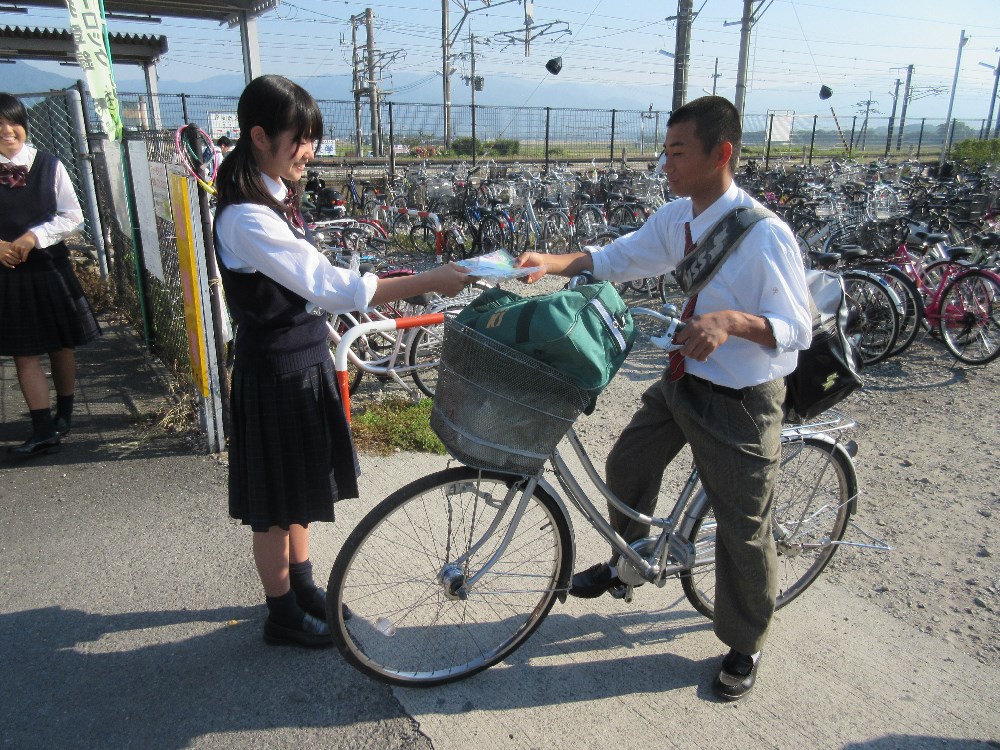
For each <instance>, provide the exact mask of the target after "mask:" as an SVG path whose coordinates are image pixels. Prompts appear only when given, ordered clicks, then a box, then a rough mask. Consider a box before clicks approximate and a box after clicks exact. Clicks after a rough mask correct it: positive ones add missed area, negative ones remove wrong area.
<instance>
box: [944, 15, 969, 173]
mask: <svg viewBox="0 0 1000 750" xmlns="http://www.w3.org/2000/svg"><path fill="white" fill-rule="evenodd" d="M968 41H969V37H967V36H966V35H965V29H962V35H961V36H960V37H959V38H958V57H957V58H956V59H955V78H954V79H953V80H952V82H951V98H950V99H949V100H948V115H947V117H945V118H944V142H943V143H942V144H941V158H939V159H938V166H939V167H941V166H943V165H944V158H945V156H947V154H948V151H949V150H950V149H951V133H952V127H951V112H952V108H953V107H954V106H955V90H956V89H957V88H958V71H959V70H960V69H961V67H962V48H963V47H965V43H966V42H968Z"/></svg>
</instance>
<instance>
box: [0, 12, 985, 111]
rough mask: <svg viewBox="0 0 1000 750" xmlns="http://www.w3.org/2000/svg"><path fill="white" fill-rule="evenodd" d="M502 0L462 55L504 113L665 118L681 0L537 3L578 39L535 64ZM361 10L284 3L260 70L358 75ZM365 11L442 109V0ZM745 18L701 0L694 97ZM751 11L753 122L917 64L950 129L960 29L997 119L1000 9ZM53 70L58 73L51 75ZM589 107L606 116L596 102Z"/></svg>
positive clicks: (222, 66)
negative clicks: (504, 84)
mask: <svg viewBox="0 0 1000 750" xmlns="http://www.w3.org/2000/svg"><path fill="white" fill-rule="evenodd" d="M451 2H452V4H451V6H450V8H451V10H450V15H451V19H450V20H451V25H452V26H453V27H454V26H455V25H456V24H457V23H458V21H459V20H460V19H461V18H462V10H461V3H460V2H457V1H456V0H451ZM499 2H500V0H493V7H490V8H485V6H484V5H483V3H482V2H481V0H465V4H466V5H467V6H468V8H470V9H473V10H474V11H475V12H473V13H471V14H469V15H468V17H467V19H466V22H465V25H464V27H463V29H462V32H461V34H460V39H459V43H458V44H457V45H456V49H455V50H454V51H456V52H459V51H467V50H468V28H469V26H470V25H471V27H472V30H473V32H474V33H475V34H476V37H477V44H476V51H477V63H476V65H477V70H476V72H477V74H478V75H482V76H484V77H486V78H487V80H489V79H490V78H491V77H498V76H516V77H520V78H523V79H525V80H526V81H528V82H532V83H534V84H536V88H534V93H532V94H531V95H530V96H529V97H527V98H526V99H525V101H518V102H513V101H512V102H505V103H507V104H511V105H532V106H542V105H544V104H545V95H546V90H547V89H548V88H549V87H553V86H559V85H560V84H561V83H564V82H575V83H587V82H592V83H596V84H603V85H611V86H615V87H617V88H619V89H624V88H627V89H628V90H629V91H631V92H633V93H635V94H636V95H638V96H641V97H642V98H643V100H646V99H648V101H649V102H650V103H651V104H653V105H654V108H656V109H669V108H670V102H671V95H672V89H671V87H672V81H673V61H672V60H671V59H669V58H668V57H666V56H664V55H662V54H660V53H659V50H660V49H665V50H667V51H671V52H672V51H673V50H674V40H675V32H676V26H675V24H674V22H673V21H668V20H666V18H667V17H668V16H672V15H675V14H676V12H677V4H676V2H675V0H536V1H535V2H534V18H535V24H536V28H537V27H539V26H541V25H543V24H547V23H550V22H554V21H561V22H563V24H561V25H556V26H553V27H552V28H553V29H558V28H568V29H569V30H570V31H571V32H572V34H551V35H548V36H543V37H540V38H538V39H536V40H534V41H533V42H532V45H531V56H530V57H528V58H525V56H524V48H523V45H520V46H518V45H511V46H506V47H504V45H503V44H501V43H499V40H498V38H497V36H496V34H497V33H498V32H504V31H514V30H517V29H523V24H524V7H523V4H522V3H521V2H508V3H506V4H503V5H498V3H499ZM365 7H366V4H364V3H363V2H361V3H357V2H345V0H290V1H286V0H281V3H280V6H279V8H278V9H277V10H276V11H270V12H268V13H267V14H265V15H264V16H262V17H261V18H260V19H259V21H258V23H259V33H260V44H261V56H262V64H263V67H264V70H265V72H273V73H283V74H287V75H291V76H294V77H296V78H297V79H299V80H301V79H304V78H307V77H316V76H324V75H330V74H344V73H349V72H350V48H349V44H350V23H349V22H348V18H349V16H350V15H352V14H359V13H363V12H364V9H365ZM367 7H371V8H372V9H373V11H374V13H375V23H376V26H375V37H376V44H377V47H378V48H379V49H380V50H381V51H383V52H394V51H397V50H400V51H401V54H399V55H397V56H396V59H395V60H393V61H392V62H391V63H390V64H389V65H388V66H387V69H386V72H387V74H389V75H391V74H393V73H395V74H406V75H405V76H403V75H399V77H398V79H397V81H396V82H395V83H396V85H397V87H398V88H399V89H400V90H399V92H398V93H397V94H396V95H395V98H396V99H397V100H401V101H414V102H437V101H440V98H441V83H440V73H439V72H440V70H441V0H390V1H389V2H371V3H368V4H367ZM742 7H743V3H742V0H695V2H694V8H695V10H696V11H699V10H700V12H699V15H698V16H697V18H696V19H695V22H694V26H693V31H692V38H691V50H692V60H691V69H690V75H689V89H688V91H689V93H688V96H689V98H693V97H694V96H698V95H700V94H701V92H702V90H707V91H711V89H712V85H713V78H712V75H713V72H714V70H715V65H716V60H718V73H719V77H718V79H717V90H718V93H719V94H721V95H724V96H727V97H729V98H733V96H734V94H735V83H736V69H737V57H738V50H739V38H740V29H739V23H738V22H739V20H740V16H741V12H742ZM756 7H757V8H758V14H759V20H758V22H757V23H756V25H755V26H754V29H753V33H752V42H751V56H750V78H749V91H748V94H747V102H746V111H747V112H748V113H750V112H754V113H763V112H765V111H770V110H789V111H794V112H796V113H801V114H813V113H816V114H821V115H822V114H829V111H830V109H829V108H830V105H833V106H834V107H835V108H836V109H837V112H838V114H851V113H855V112H857V111H859V110H860V109H861V108H862V106H861V104H860V103H862V102H865V101H867V100H873V101H874V102H877V103H876V104H872V105H871V106H872V112H873V114H875V113H876V112H879V113H881V114H882V115H883V116H888V115H889V114H890V112H891V110H892V105H893V97H892V92H893V90H894V87H895V81H896V79H897V78H899V79H901V80H903V81H905V79H906V72H907V71H906V67H907V66H909V65H913V66H914V71H913V77H912V85H913V87H914V94H913V96H912V98H911V100H910V104H909V111H908V118H909V117H929V118H944V117H945V115H946V113H947V108H948V98H949V94H950V91H951V86H952V80H953V77H954V73H955V63H956V58H957V55H958V49H959V39H960V34H961V31H962V30H963V29H964V30H965V33H966V35H967V36H968V37H969V41H968V43H967V44H966V45H965V47H964V49H963V51H962V60H961V68H960V73H959V81H958V89H957V94H956V98H955V107H954V115H955V116H956V117H961V118H967V119H972V120H980V119H984V118H985V117H986V116H987V112H988V110H989V103H990V96H991V93H992V89H993V85H994V80H995V78H994V69H995V68H996V66H997V65H998V64H1000V53H998V51H997V48H998V47H1000V0H949V1H948V2H941V0H827V1H825V2H824V0H773V2H771V3H770V4H769V3H768V2H767V0H764V2H761V3H758V4H757V6H756ZM761 10H763V12H762V13H761V12H760V11H761ZM0 22H2V23H4V24H5V25H10V26H32V27H35V26H39V27H46V28H65V27H66V25H67V15H66V12H65V11H60V10H55V9H44V10H43V9H33V10H31V11H30V12H29V14H28V15H13V14H10V15H8V14H4V13H0ZM725 22H730V23H733V24H734V25H729V26H726V25H724V24H725ZM109 29H110V30H111V31H112V32H121V33H140V34H157V35H159V34H164V35H166V36H167V37H168V44H169V47H170V52H169V53H168V54H167V55H166V57H165V58H164V59H163V60H162V61H161V62H160V65H159V73H160V77H161V78H163V79H169V80H177V81H191V80H196V79H200V78H205V77H209V76H212V75H218V74H221V73H239V72H240V71H241V70H242V61H241V57H240V49H239V35H238V32H237V31H236V30H230V29H226V28H225V27H219V26H217V25H215V24H212V23H205V22H197V21H190V20H184V19H170V18H164V19H163V23H162V24H137V23H124V22H121V21H110V22H109ZM491 37H492V38H493V39H492V43H489V44H487V43H486V41H485V40H487V39H489V38H491ZM362 38H363V32H362ZM345 42H346V44H345ZM556 55H561V56H562V58H563V63H564V67H563V70H562V73H561V74H560V75H559V76H558V77H555V76H552V75H549V74H548V73H547V72H546V71H545V67H544V63H545V61H546V60H547V59H549V58H550V57H553V56H556ZM980 63H986V64H987V65H988V67H987V66H984V65H981V64H980ZM32 64H33V65H36V66H37V67H45V66H46V64H42V63H32ZM454 64H455V66H456V67H457V68H458V72H459V74H461V73H463V72H464V73H466V74H467V73H468V63H467V61H463V60H456V61H455V63H454ZM49 69H51V70H58V67H57V66H55V65H54V64H51V66H50V67H49ZM66 70H67V69H66V68H62V69H61V72H63V73H64V74H65V73H66ZM117 75H118V77H119V79H120V81H121V84H120V86H121V88H123V89H125V90H136V89H137V88H138V87H137V86H135V85H134V84H133V85H131V87H129V86H128V85H127V84H126V82H128V81H135V80H136V79H137V76H138V74H137V72H136V69H135V68H125V67H122V68H120V69H119V71H117ZM404 78H405V83H406V85H403V82H404ZM421 81H422V82H421ZM387 83H392V82H390V81H387ZM414 84H417V85H414ZM821 84H826V85H827V86H830V87H831V88H832V89H833V91H834V98H832V99H830V100H829V101H826V102H823V101H820V100H819V98H818V96H817V93H818V91H819V87H820V85H821ZM306 85H307V87H308V83H306ZM902 91H903V88H902V86H901V87H900V93H902ZM935 91H936V92H937V93H935ZM346 96H347V92H345V98H346ZM581 106H589V107H600V106H601V103H600V97H599V96H595V99H594V101H592V102H587V103H582V104H581ZM998 107H1000V103H998Z"/></svg>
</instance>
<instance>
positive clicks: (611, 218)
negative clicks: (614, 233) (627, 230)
mask: <svg viewBox="0 0 1000 750" xmlns="http://www.w3.org/2000/svg"><path fill="white" fill-rule="evenodd" d="M636 223H638V219H637V218H636V216H635V212H633V211H632V208H631V207H630V206H627V205H624V204H619V205H617V206H615V207H614V208H612V209H611V210H610V211H609V212H608V224H610V225H611V226H613V227H622V226H631V225H632V224H636Z"/></svg>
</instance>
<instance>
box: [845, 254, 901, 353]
mask: <svg viewBox="0 0 1000 750" xmlns="http://www.w3.org/2000/svg"><path fill="white" fill-rule="evenodd" d="M841 275H842V276H843V279H844V290H845V291H846V292H847V294H848V295H849V296H850V297H851V299H853V300H854V301H855V302H856V303H857V305H858V310H859V313H860V320H859V321H858V323H857V325H856V326H855V327H854V329H853V330H852V331H850V332H849V335H853V336H856V337H858V352H859V354H860V355H861V361H862V362H863V363H864V364H865V365H866V366H867V365H874V364H877V363H878V362H881V361H882V360H884V359H886V358H887V357H888V356H889V355H890V354H891V353H892V349H893V347H894V346H895V345H896V339H897V338H898V337H899V320H900V310H899V308H900V306H901V304H900V302H899V299H898V298H897V297H896V295H895V293H894V292H893V291H892V290H891V289H890V288H889V286H888V284H886V283H885V282H884V281H882V280H881V279H879V278H878V277H875V276H873V275H872V274H869V273H866V272H863V271H844V273H843V274H841Z"/></svg>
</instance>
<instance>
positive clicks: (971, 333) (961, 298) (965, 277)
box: [938, 269, 1000, 365]
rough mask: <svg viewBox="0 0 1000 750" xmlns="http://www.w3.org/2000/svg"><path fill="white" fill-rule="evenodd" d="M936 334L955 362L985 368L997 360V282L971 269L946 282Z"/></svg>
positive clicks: (999, 300) (999, 331) (999, 332)
mask: <svg viewBox="0 0 1000 750" xmlns="http://www.w3.org/2000/svg"><path fill="white" fill-rule="evenodd" d="M938 332H939V334H940V335H941V340H942V341H943V342H944V345H945V347H947V349H948V351H949V352H951V354H952V356H953V357H955V359H957V360H958V361H959V362H963V363H965V364H968V365H985V364H988V363H990V362H992V361H993V360H995V359H996V358H997V357H998V356H1000V282H998V281H997V277H996V275H995V274H993V273H991V272H990V271H983V270H980V269H974V270H970V271H967V272H965V273H963V274H961V275H960V276H958V277H956V278H955V279H953V280H952V281H950V282H948V286H946V287H945V290H944V292H943V293H942V295H941V317H940V318H939V320H938Z"/></svg>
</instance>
